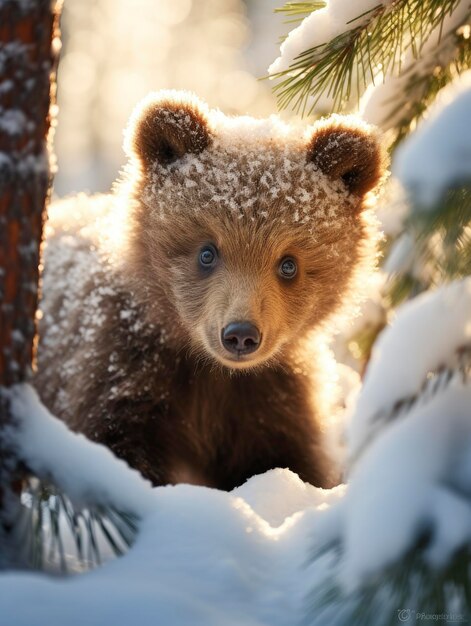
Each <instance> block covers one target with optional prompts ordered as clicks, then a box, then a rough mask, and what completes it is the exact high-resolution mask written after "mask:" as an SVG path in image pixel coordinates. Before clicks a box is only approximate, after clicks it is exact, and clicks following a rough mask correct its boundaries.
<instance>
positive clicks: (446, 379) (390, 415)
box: [350, 344, 471, 466]
mask: <svg viewBox="0 0 471 626" xmlns="http://www.w3.org/2000/svg"><path fill="white" fill-rule="evenodd" d="M457 379H459V380H460V381H461V382H462V384H466V385H468V384H470V383H471V344H469V345H464V346H462V348H460V350H459V351H458V352H457V353H456V355H455V359H454V362H453V363H452V364H451V365H448V366H446V367H445V366H443V367H440V368H438V369H436V370H433V371H430V372H428V373H427V376H426V378H425V380H424V381H423V383H422V385H421V387H420V389H419V390H418V391H417V392H416V393H415V394H412V395H410V396H406V397H404V398H400V399H399V400H396V402H395V403H394V405H393V406H391V407H387V408H385V409H383V410H381V411H380V412H378V413H376V414H375V415H373V416H372V417H371V419H370V420H369V435H368V437H367V438H366V439H365V440H364V441H363V442H362V444H361V446H360V447H359V448H358V449H357V450H356V452H355V455H354V456H353V457H352V459H351V460H350V466H353V465H354V464H355V463H356V461H357V460H358V459H359V458H360V457H361V456H362V454H363V452H364V451H365V449H366V448H367V447H368V446H369V445H370V443H371V442H372V441H373V440H374V439H376V436H377V434H378V433H379V432H380V431H381V430H383V428H384V427H385V425H386V424H389V423H391V422H395V421H396V420H398V419H400V418H403V417H405V416H406V415H407V414H408V413H410V411H412V410H413V409H415V408H416V407H418V406H421V405H423V404H427V403H428V402H430V400H431V399H432V398H433V397H434V396H436V395H437V394H438V393H441V392H443V391H444V390H445V389H447V387H448V386H449V385H450V384H451V382H452V381H454V380H457Z"/></svg>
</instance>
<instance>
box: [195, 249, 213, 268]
mask: <svg viewBox="0 0 471 626" xmlns="http://www.w3.org/2000/svg"><path fill="white" fill-rule="evenodd" d="M216 259H217V250H216V248H215V247H214V246H211V245H208V246H204V248H201V250H200V256H199V261H200V265H201V266H202V267H204V268H205V269H207V268H210V267H213V266H214V264H215V263H216Z"/></svg>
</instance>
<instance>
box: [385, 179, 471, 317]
mask: <svg viewBox="0 0 471 626" xmlns="http://www.w3.org/2000/svg"><path fill="white" fill-rule="evenodd" d="M404 233H409V234H410V236H411V237H412V239H413V241H414V257H413V260H412V262H411V263H409V264H408V265H407V267H405V268H404V269H402V270H401V271H400V272H398V273H397V274H396V275H394V276H393V277H392V278H391V279H390V287H389V290H388V294H387V296H386V304H387V306H388V307H390V308H395V307H396V306H398V305H399V304H400V303H401V302H403V301H405V300H407V299H409V298H411V297H414V296H416V295H417V294H419V293H421V292H423V291H425V290H427V289H429V288H430V287H432V286H435V285H439V284H441V283H444V282H447V281H451V280H456V279H459V278H463V277H465V276H469V275H471V181H468V182H466V181H465V182H464V183H463V184H460V183H459V181H456V186H455V187H454V188H451V189H449V190H448V191H447V192H446V193H445V195H444V196H443V197H442V198H439V199H438V201H437V202H436V204H435V206H433V207H430V208H423V207H420V206H415V207H412V209H411V211H410V215H409V217H408V218H407V220H406V222H405V224H404V231H403V234H404Z"/></svg>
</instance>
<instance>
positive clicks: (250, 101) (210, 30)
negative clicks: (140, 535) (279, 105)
mask: <svg viewBox="0 0 471 626" xmlns="http://www.w3.org/2000/svg"><path fill="white" fill-rule="evenodd" d="M280 4H281V3H280V2H279V0H245V1H244V0H224V1H221V0H67V2H65V3H64V9H63V15H62V20H61V26H62V39H63V48H62V53H61V62H60V66H59V76H58V105H59V116H58V128H57V133H56V137H55V151H56V155H57V161H58V166H59V170H58V173H57V175H56V177H55V181H54V191H55V193H56V194H57V195H58V196H63V195H66V194H70V193H74V192H77V191H90V192H97V191H104V192H106V191H108V190H109V188H110V185H111V183H112V182H113V180H115V178H116V177H117V174H118V172H119V168H120V167H121V165H122V164H123V163H124V154H123V151H122V147H121V144H122V136H123V135H122V132H123V128H124V126H125V124H126V122H127V119H128V117H129V114H130V113H131V111H132V109H133V107H134V105H135V104H136V103H137V102H138V101H139V100H140V99H141V98H142V97H143V96H145V95H146V94H147V93H148V92H149V91H152V90H157V89H162V88H168V89H188V90H192V91H194V92H195V93H197V94H198V95H199V96H200V97H201V98H203V99H204V100H206V101H207V102H208V104H209V105H210V106H212V107H220V108H221V109H223V110H224V111H225V112H226V113H232V114H243V113H248V114H251V115H255V116H265V115H269V114H271V113H273V112H275V111H276V100H275V97H274V96H273V94H272V92H271V87H272V85H271V84H270V82H269V81H260V80H258V79H259V78H260V77H262V76H265V75H266V73H267V67H268V66H269V65H270V63H271V62H272V61H273V59H274V58H276V56H277V54H278V50H279V43H278V41H279V37H280V36H281V35H282V34H283V33H286V31H287V27H286V24H283V20H282V19H281V18H280V16H279V15H277V14H275V13H274V9H275V8H276V7H279V6H280Z"/></svg>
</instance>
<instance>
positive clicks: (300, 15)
mask: <svg viewBox="0 0 471 626" xmlns="http://www.w3.org/2000/svg"><path fill="white" fill-rule="evenodd" d="M325 6H326V2H324V1H322V0H307V1H306V2H287V3H286V4H285V5H284V6H282V7H280V8H278V9H275V13H282V14H284V15H286V16H287V17H292V18H293V19H290V20H285V24H296V23H298V22H300V21H301V20H303V19H304V18H305V17H307V16H308V15H310V14H311V13H313V12H314V11H318V10H319V9H323V8H324V7H325Z"/></svg>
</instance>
